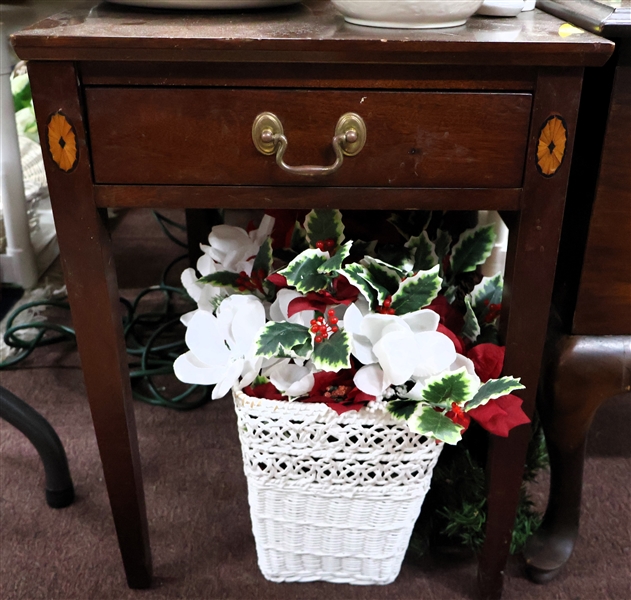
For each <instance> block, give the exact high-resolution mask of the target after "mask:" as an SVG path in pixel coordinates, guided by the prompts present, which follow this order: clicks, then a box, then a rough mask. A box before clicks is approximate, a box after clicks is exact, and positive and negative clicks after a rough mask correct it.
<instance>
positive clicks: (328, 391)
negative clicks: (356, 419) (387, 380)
mask: <svg viewBox="0 0 631 600" xmlns="http://www.w3.org/2000/svg"><path fill="white" fill-rule="evenodd" d="M355 372H356V371H355V369H343V370H342V371H339V372H338V373H333V372H332V371H321V372H320V373H314V374H313V378H314V380H315V381H314V384H313V389H312V390H311V392H309V396H308V397H307V398H301V399H300V401H301V402H323V403H324V404H326V405H327V406H328V407H329V408H332V409H333V410H334V411H335V412H336V413H337V414H338V415H341V414H342V413H345V412H347V411H349V410H360V409H362V408H364V406H366V404H368V403H369V402H370V401H371V400H375V397H374V396H371V395H370V394H365V393H364V392H361V391H359V390H358V389H357V388H356V387H355V384H354V382H353V377H354V376H355Z"/></svg>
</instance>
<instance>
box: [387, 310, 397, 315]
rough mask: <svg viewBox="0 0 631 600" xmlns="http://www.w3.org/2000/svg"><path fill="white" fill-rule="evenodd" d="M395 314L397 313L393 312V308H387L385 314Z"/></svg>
mask: <svg viewBox="0 0 631 600" xmlns="http://www.w3.org/2000/svg"><path fill="white" fill-rule="evenodd" d="M396 312H397V311H396V310H394V308H389V309H388V312H387V313H386V314H388V315H393V314H395V313H396Z"/></svg>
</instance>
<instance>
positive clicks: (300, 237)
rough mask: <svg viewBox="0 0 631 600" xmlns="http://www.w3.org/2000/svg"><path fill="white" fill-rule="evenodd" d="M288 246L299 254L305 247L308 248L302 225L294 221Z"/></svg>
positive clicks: (305, 233)
mask: <svg viewBox="0 0 631 600" xmlns="http://www.w3.org/2000/svg"><path fill="white" fill-rule="evenodd" d="M289 247H290V248H291V249H292V250H293V251H294V252H295V253H296V254H300V253H301V252H303V251H304V250H306V249H307V248H309V242H308V241H307V232H306V231H305V229H304V227H303V226H302V225H301V224H300V223H299V222H298V221H296V223H295V224H294V230H293V231H292V233H291V241H290V242H289Z"/></svg>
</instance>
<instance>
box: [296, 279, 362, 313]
mask: <svg viewBox="0 0 631 600" xmlns="http://www.w3.org/2000/svg"><path fill="white" fill-rule="evenodd" d="M358 296H359V290H358V289H357V288H356V287H355V286H354V285H352V284H350V283H349V282H348V279H346V277H344V276H343V275H339V276H338V277H336V278H335V279H334V280H333V293H330V292H326V291H321V292H308V293H307V294H306V295H305V296H303V297H301V298H294V299H293V300H292V301H291V302H290V303H289V306H288V307H287V316H289V317H292V316H293V315H295V314H296V313H299V312H301V311H303V310H317V311H319V312H321V313H324V312H325V311H326V308H327V306H331V305H332V304H344V305H346V306H348V305H349V304H352V303H353V302H355V300H357V297H358Z"/></svg>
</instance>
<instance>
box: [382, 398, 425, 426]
mask: <svg viewBox="0 0 631 600" xmlns="http://www.w3.org/2000/svg"><path fill="white" fill-rule="evenodd" d="M417 406H418V400H407V399H398V400H391V401H390V402H388V403H387V404H386V410H387V411H388V412H389V413H390V414H391V415H392V416H393V417H394V418H395V419H401V420H403V421H407V420H408V419H409V418H410V417H411V416H412V415H413V414H414V411H415V410H416V408H417Z"/></svg>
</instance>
